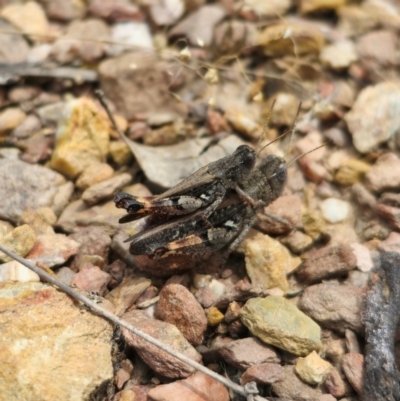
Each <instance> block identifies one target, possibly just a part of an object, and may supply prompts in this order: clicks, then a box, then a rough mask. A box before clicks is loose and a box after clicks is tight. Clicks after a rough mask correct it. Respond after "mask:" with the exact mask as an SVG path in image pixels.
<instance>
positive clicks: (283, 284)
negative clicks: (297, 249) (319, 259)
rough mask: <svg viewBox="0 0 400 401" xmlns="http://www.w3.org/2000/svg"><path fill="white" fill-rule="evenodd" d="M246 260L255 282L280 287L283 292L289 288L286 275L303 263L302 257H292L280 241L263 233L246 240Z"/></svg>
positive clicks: (247, 269)
mask: <svg viewBox="0 0 400 401" xmlns="http://www.w3.org/2000/svg"><path fill="white" fill-rule="evenodd" d="M245 261H246V271H247V274H248V275H249V277H250V280H251V282H252V283H253V284H259V285H262V286H263V287H264V288H274V287H278V288H280V289H281V290H282V291H283V292H287V291H288V290H289V283H288V281H287V278H286V275H287V274H288V273H290V272H292V271H293V270H294V269H295V268H296V267H297V266H298V265H299V264H300V263H301V259H300V258H299V257H292V256H291V254H290V252H289V251H288V250H287V248H286V247H284V246H283V245H282V244H281V243H280V242H279V241H277V240H275V239H273V238H271V237H269V236H268V235H262V234H257V235H256V236H255V237H254V238H252V239H250V240H247V241H246V242H245Z"/></svg>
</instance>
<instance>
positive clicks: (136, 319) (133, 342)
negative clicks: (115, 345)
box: [121, 310, 201, 379]
mask: <svg viewBox="0 0 400 401" xmlns="http://www.w3.org/2000/svg"><path fill="white" fill-rule="evenodd" d="M122 318H123V319H125V320H126V321H127V322H128V323H130V324H132V325H133V326H135V327H137V328H138V329H139V330H141V331H143V332H144V333H146V334H148V335H150V336H152V337H153V338H156V339H157V340H159V341H161V342H163V343H164V344H165V345H168V346H169V347H171V348H173V349H174V350H175V351H178V352H180V353H182V354H184V355H186V356H187V357H188V358H191V359H193V360H194V361H196V362H201V355H200V354H199V353H198V352H197V351H196V350H195V349H194V348H193V347H192V346H191V345H190V344H189V342H188V341H187V340H186V339H185V338H184V337H183V335H182V334H181V332H180V331H179V330H178V329H177V328H176V327H175V326H174V325H172V324H169V323H165V322H161V321H160V320H155V319H151V318H150V317H149V316H148V315H147V314H146V313H145V312H143V311H139V310H134V311H132V312H127V313H125V314H124V315H123V316H122ZM121 331H122V334H123V335H124V337H125V341H126V342H127V344H128V345H130V346H131V347H133V348H134V349H135V351H136V352H137V353H138V355H139V356H140V357H141V358H142V359H143V361H144V362H145V363H146V364H147V365H149V366H150V367H151V368H152V369H153V370H154V371H155V372H156V373H158V374H159V375H161V376H164V377H168V378H171V379H179V378H185V377H188V376H190V375H191V374H192V373H194V372H195V370H196V369H194V368H192V367H191V366H189V365H187V364H186V363H184V362H182V361H180V360H179V359H177V358H175V357H173V356H171V355H170V354H167V353H166V352H165V351H162V350H161V349H159V348H158V347H156V346H155V345H152V344H150V343H149V342H147V341H145V340H143V339H142V338H140V337H138V336H137V335H136V334H133V333H132V332H130V331H128V330H127V329H125V328H122V329H121Z"/></svg>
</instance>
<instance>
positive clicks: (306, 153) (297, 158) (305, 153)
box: [287, 141, 333, 167]
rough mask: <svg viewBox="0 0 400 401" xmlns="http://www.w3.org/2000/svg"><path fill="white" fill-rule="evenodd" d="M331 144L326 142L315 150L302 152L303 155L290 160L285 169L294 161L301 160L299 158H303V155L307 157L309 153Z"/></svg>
mask: <svg viewBox="0 0 400 401" xmlns="http://www.w3.org/2000/svg"><path fill="white" fill-rule="evenodd" d="M331 143H333V141H327V142H325V143H323V144H322V145H320V146H317V147H316V148H314V149H311V150H309V151H308V152H304V153H302V154H301V155H298V156H296V157H295V158H293V159H292V160H290V162H289V163H288V164H287V167H289V166H290V165H291V164H293V163H294V162H295V161H296V160H299V159H301V158H302V157H304V156H305V155H308V154H309V153H312V152H315V151H316V150H318V149H321V148H323V147H324V146H326V145H329V144H331Z"/></svg>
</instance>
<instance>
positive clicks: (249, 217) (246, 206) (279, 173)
mask: <svg viewBox="0 0 400 401" xmlns="http://www.w3.org/2000/svg"><path fill="white" fill-rule="evenodd" d="M286 176H287V164H286V162H285V160H283V159H282V158H280V157H278V156H274V155H268V156H266V157H265V158H264V159H263V160H261V162H260V163H259V164H258V165H257V167H256V168H255V169H254V170H253V171H252V172H251V174H250V175H249V177H248V179H247V180H246V181H244V182H242V183H240V184H238V185H239V187H240V190H241V191H243V192H244V193H245V194H246V198H247V199H251V201H250V202H247V201H244V200H243V199H242V197H241V196H240V195H238V193H237V192H236V191H235V190H230V191H229V192H228V194H227V195H226V197H225V198H224V200H223V201H222V202H221V203H220V204H219V206H218V208H217V209H216V210H215V211H214V213H212V214H210V215H209V217H208V222H207V221H205V220H204V218H203V212H202V211H201V210H200V211H198V212H195V213H193V214H190V215H187V216H183V217H181V218H178V219H174V220H172V221H169V222H167V223H164V224H160V225H155V226H154V227H149V229H144V230H143V232H140V233H138V234H136V235H134V236H133V237H131V238H129V239H128V241H129V242H130V247H129V251H130V253H131V254H133V255H147V257H148V258H150V259H160V258H164V257H168V256H171V255H179V254H186V255H192V256H196V255H201V254H204V253H211V252H215V251H217V250H220V249H222V248H224V249H225V250H226V251H227V253H229V252H231V251H232V250H234V249H235V248H236V247H237V246H238V245H239V244H240V242H241V241H242V240H243V238H244V237H245V236H246V234H247V232H248V231H249V229H250V228H251V226H252V224H253V222H254V219H255V217H256V214H257V212H259V211H260V210H261V209H262V208H263V207H264V206H266V205H268V204H269V203H271V202H272V201H274V200H275V199H277V198H278V197H279V196H280V195H281V194H282V191H283V189H284V186H285V183H286ZM208 223H209V224H208Z"/></svg>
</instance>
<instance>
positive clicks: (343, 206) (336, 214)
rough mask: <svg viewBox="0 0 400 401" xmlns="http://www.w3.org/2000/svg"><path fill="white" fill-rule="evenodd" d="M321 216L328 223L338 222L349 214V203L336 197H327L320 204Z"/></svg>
mask: <svg viewBox="0 0 400 401" xmlns="http://www.w3.org/2000/svg"><path fill="white" fill-rule="evenodd" d="M320 208H321V212H322V216H323V218H324V219H325V220H326V221H328V222H329V223H339V222H340V221H343V220H345V219H347V217H349V215H350V211H351V208H350V204H349V203H348V202H345V201H342V200H340V199H336V198H328V199H325V200H324V201H322V202H321V204H320Z"/></svg>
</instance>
